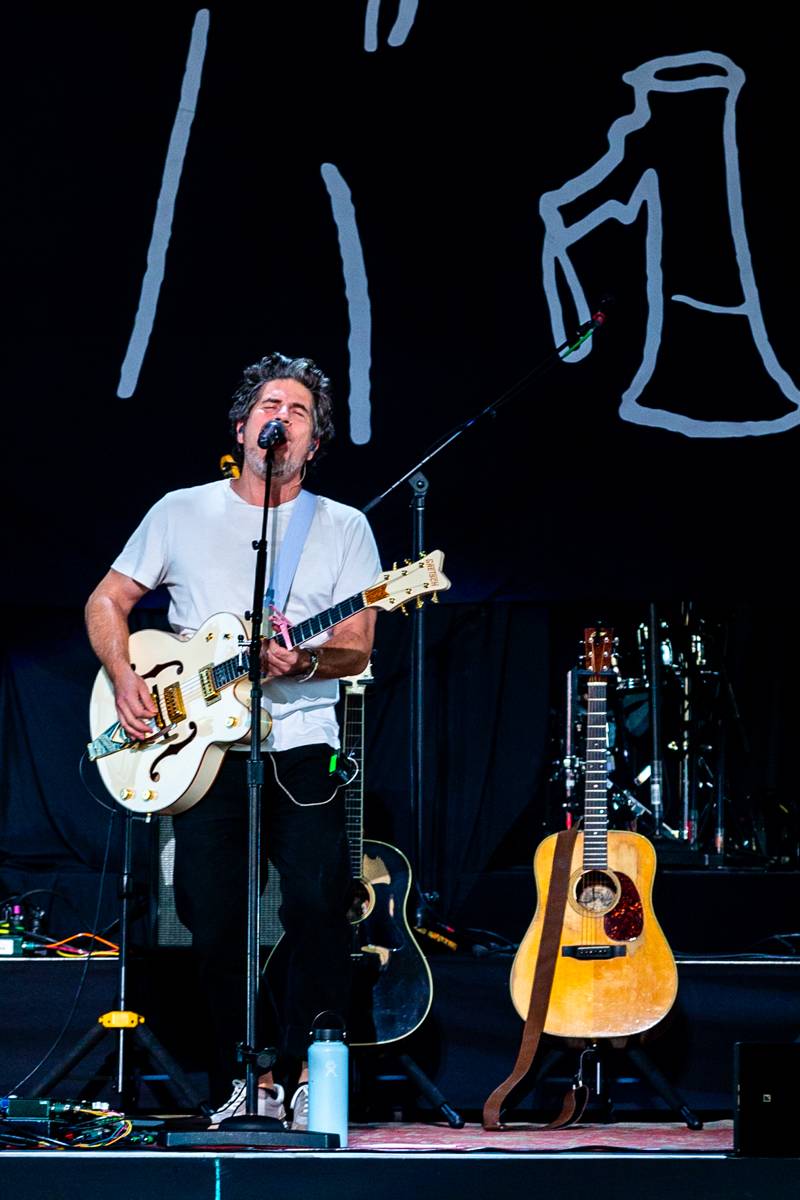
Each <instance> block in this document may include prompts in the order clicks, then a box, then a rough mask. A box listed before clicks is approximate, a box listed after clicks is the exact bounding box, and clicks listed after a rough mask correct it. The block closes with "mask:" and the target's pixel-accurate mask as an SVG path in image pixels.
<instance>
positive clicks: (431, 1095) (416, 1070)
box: [379, 1052, 464, 1129]
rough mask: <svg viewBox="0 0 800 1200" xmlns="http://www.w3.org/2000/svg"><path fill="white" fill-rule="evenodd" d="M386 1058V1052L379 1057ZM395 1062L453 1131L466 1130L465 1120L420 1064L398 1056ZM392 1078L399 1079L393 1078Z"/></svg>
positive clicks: (405, 1055)
mask: <svg viewBox="0 0 800 1200" xmlns="http://www.w3.org/2000/svg"><path fill="white" fill-rule="evenodd" d="M386 1057H387V1055H386V1053H385V1052H384V1053H382V1054H380V1055H379V1059H386ZM395 1061H396V1062H397V1063H398V1064H399V1066H400V1068H401V1070H402V1072H403V1075H404V1076H405V1078H406V1079H407V1080H409V1081H410V1082H411V1083H413V1084H414V1085H415V1086H416V1089H417V1091H418V1092H419V1093H420V1094H421V1095H423V1096H424V1097H425V1099H426V1100H427V1101H429V1103H430V1104H431V1105H432V1107H433V1108H435V1109H437V1110H438V1112H439V1113H441V1115H442V1117H444V1119H445V1121H446V1122H447V1124H448V1125H449V1126H450V1128H451V1129H463V1128H464V1118H463V1117H462V1116H461V1114H460V1113H457V1112H456V1111H455V1109H454V1108H452V1107H451V1106H450V1105H449V1104H448V1103H447V1100H446V1099H445V1097H444V1096H443V1095H442V1093H441V1092H440V1091H439V1089H438V1088H437V1086H436V1084H435V1083H434V1082H433V1080H432V1079H430V1078H429V1076H427V1075H426V1074H425V1072H424V1071H423V1070H422V1068H421V1067H420V1066H419V1064H418V1063H417V1062H415V1061H414V1059H413V1058H411V1056H410V1055H408V1054H398V1055H396V1057H395ZM391 1078H398V1077H397V1076H391Z"/></svg>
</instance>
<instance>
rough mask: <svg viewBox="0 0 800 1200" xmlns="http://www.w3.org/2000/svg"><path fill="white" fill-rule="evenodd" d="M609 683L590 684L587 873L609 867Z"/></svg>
mask: <svg viewBox="0 0 800 1200" xmlns="http://www.w3.org/2000/svg"><path fill="white" fill-rule="evenodd" d="M606 691H607V684H606V683H605V681H604V680H599V679H592V680H590V681H589V701H588V715H587V723H586V790H585V793H584V804H583V810H584V816H583V832H584V838H583V866H584V870H591V869H592V868H595V869H598V868H601V869H606V868H607V867H608V716H607V711H606Z"/></svg>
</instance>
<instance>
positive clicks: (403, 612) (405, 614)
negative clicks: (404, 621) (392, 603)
mask: <svg viewBox="0 0 800 1200" xmlns="http://www.w3.org/2000/svg"><path fill="white" fill-rule="evenodd" d="M400 612H401V613H402V614H403V616H404V617H407V616H408V609H407V608H406V606H405V604H401V605H400Z"/></svg>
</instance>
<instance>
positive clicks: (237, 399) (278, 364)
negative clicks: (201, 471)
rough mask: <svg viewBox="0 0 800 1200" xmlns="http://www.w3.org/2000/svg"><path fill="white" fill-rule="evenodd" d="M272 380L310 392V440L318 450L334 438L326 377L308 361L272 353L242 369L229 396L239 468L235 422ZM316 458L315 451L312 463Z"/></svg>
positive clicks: (245, 414)
mask: <svg viewBox="0 0 800 1200" xmlns="http://www.w3.org/2000/svg"><path fill="white" fill-rule="evenodd" d="M272 379H294V380H296V382H297V383H302V384H303V386H304V387H307V388H308V390H309V391H310V392H311V395H312V397H313V400H314V414H313V416H314V437H315V438H316V439H317V440H318V442H319V446H320V449H321V448H322V447H323V446H324V445H325V444H326V443H327V442H329V441H330V440H331V439H332V437H333V436H334V428H333V400H332V398H331V381H330V379H329V378H328V376H327V375H325V374H324V372H323V371H321V370H320V368H319V367H318V366H317V364H316V363H315V362H312V361H311V359H310V358H288V357H287V356H286V355H285V354H279V353H278V352H277V350H275V351H273V353H272V354H266V355H265V356H264V357H263V358H262V359H260V360H259V362H257V363H252V364H251V365H250V366H249V367H245V369H244V372H243V374H242V381H241V383H240V384H239V386H238V388H237V389H236V391H235V392H234V393H233V404H232V405H231V407H230V410H229V412H228V420H229V421H230V427H231V435H232V437H233V443H234V448H233V452H234V456H235V458H236V461H237V463H238V464H239V466H241V465H242V461H243V457H244V452H243V450H242V447H241V445H240V444H239V442H238V441H237V438H236V434H237V431H238V426H239V422H240V421H246V420H247V418H248V416H249V415H250V410H251V409H252V408H253V406H254V404H255V403H256V401H257V400H258V397H259V393H260V392H261V389H262V387H263V386H264V384H265V383H269V382H270V380H272ZM319 458H320V453H319V451H317V455H316V458H315V460H314V461H315V462H318V461H319Z"/></svg>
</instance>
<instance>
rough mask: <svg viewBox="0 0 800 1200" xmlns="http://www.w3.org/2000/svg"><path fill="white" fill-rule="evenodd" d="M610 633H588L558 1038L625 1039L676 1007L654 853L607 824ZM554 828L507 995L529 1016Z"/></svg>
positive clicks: (556, 1001)
mask: <svg viewBox="0 0 800 1200" xmlns="http://www.w3.org/2000/svg"><path fill="white" fill-rule="evenodd" d="M612 645H613V632H612V631H611V630H607V629H602V628H598V629H587V630H585V634H584V655H585V665H586V668H587V670H589V671H590V672H591V678H590V679H589V683H588V689H589V695H588V718H587V733H586V736H587V744H586V780H585V792H584V816H583V829H582V831H581V832H579V833H578V835H577V839H576V841H575V846H574V849H573V854H572V862H571V867H570V878H569V885H568V892H567V896H566V903H565V905H564V917H563V921H562V927H561V936H560V944H559V947H558V957H557V961H556V968H555V975H554V978H553V984H552V991H551V994H550V1001H549V1006H548V1009H547V1017H546V1019H545V1025H544V1031H545V1033H549V1034H552V1035H554V1036H556V1037H562V1038H592V1039H594V1038H614V1037H627V1036H629V1035H632V1034H636V1033H641V1032H643V1031H644V1030H645V1029H649V1028H651V1026H653V1025H655V1024H656V1023H657V1022H658V1021H660V1020H661V1019H662V1017H664V1016H665V1015H666V1014H667V1013H668V1012H669V1010H670V1008H671V1007H672V1004H673V1003H674V1000H675V996H676V994H677V989H678V975H677V970H676V968H675V960H674V959H673V956H672V952H671V950H670V948H669V945H668V944H667V940H666V938H665V937H664V934H663V933H662V931H661V928H660V926H659V924H658V921H657V920H656V917H655V914H654V912H653V908H652V890H653V878H654V875H655V869H656V855H655V850H654V849H653V845H652V843H651V842H650V841H648V839H647V838H645V837H642V836H641V835H640V834H637V833H628V832H624V831H618V830H609V828H608V806H607V792H608V719H607V708H606V689H607V680H608V677H609V674H610V673H611V670H612V666H611V656H612ZM556 836H557V835H555V834H553V835H551V836H550V837H548V838H545V840H544V841H543V842H542V843H541V845H540V846H539V848H538V849H537V851H536V854H535V857H534V862H533V870H534V876H535V881H536V891H537V896H538V904H537V909H536V912H535V914H534V918H533V921H532V922H531V925H530V927H529V929H528V931H527V933H526V934H525V937H524V938H523V940H522V942H521V943H520V947H519V950H518V951H517V954H516V957H515V959H514V963H513V966H512V969H511V997H512V1000H513V1003H514V1006H515V1008H516V1009H517V1012H518V1013H519V1014H520V1016H521V1017H523V1018H525V1017H526V1016H527V1013H528V1006H529V1002H530V996H531V987H532V984H533V977H534V972H535V969H536V961H537V956H538V953H539V944H540V940H541V934H542V923H543V919H544V900H545V897H546V896H547V893H548V888H549V885H550V875H551V870H552V864H553V856H554V851H555V845H556Z"/></svg>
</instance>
